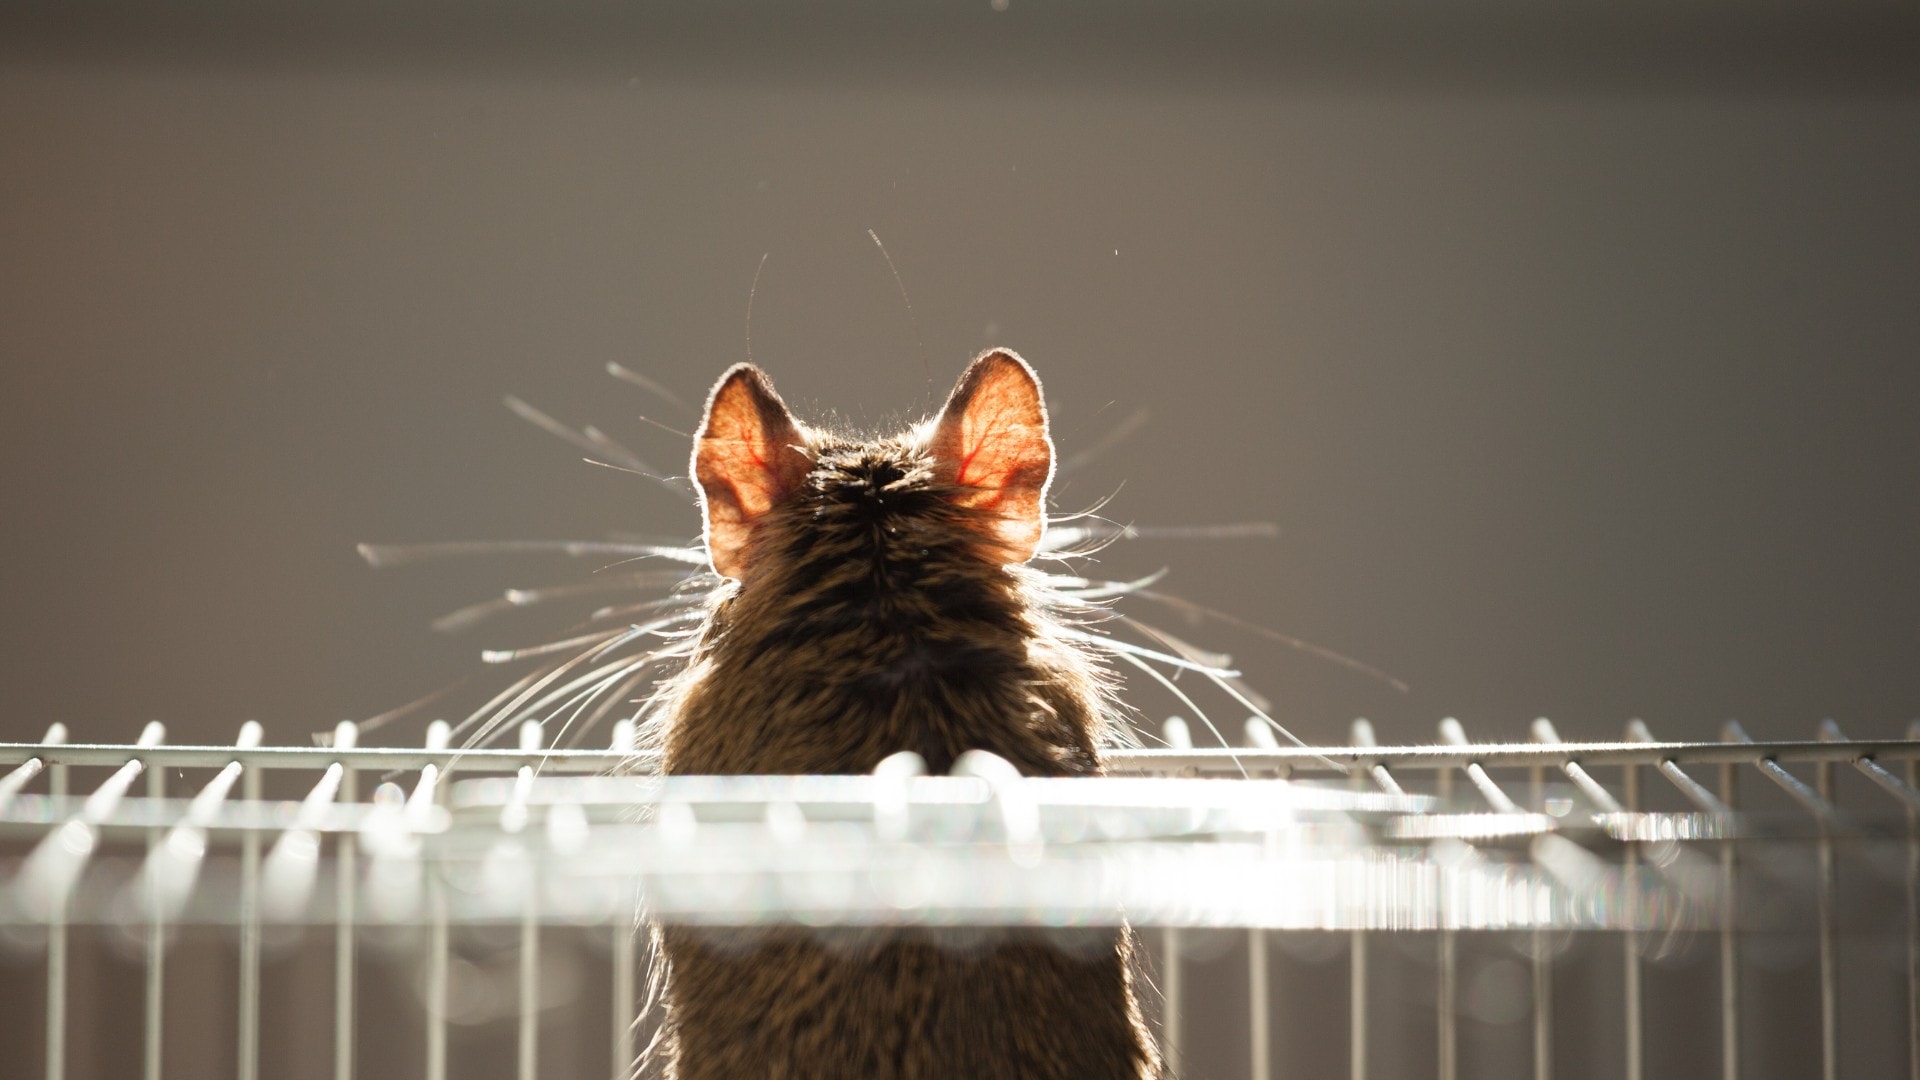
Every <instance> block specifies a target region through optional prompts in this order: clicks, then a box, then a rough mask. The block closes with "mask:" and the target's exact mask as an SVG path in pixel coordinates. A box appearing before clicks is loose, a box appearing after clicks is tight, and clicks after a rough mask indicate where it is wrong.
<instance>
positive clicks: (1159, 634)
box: [1121, 616, 1345, 770]
mask: <svg viewBox="0 0 1920 1080" xmlns="http://www.w3.org/2000/svg"><path fill="white" fill-rule="evenodd" d="M1121 621H1122V622H1124V623H1126V624H1127V625H1129V626H1132V627H1134V628H1135V629H1137V630H1139V631H1141V632H1142V633H1145V634H1150V635H1152V636H1153V637H1154V638H1156V639H1158V640H1160V641H1164V642H1166V643H1167V646H1168V647H1169V648H1173V649H1179V648H1181V647H1182V646H1183V645H1185V642H1182V641H1180V640H1179V639H1178V638H1175V637H1173V636H1172V635H1170V634H1168V633H1167V632H1166V631H1164V630H1158V629H1155V628H1154V627H1151V626H1148V625H1147V624H1146V623H1143V622H1141V621H1140V620H1138V619H1134V618H1129V617H1127V616H1121ZM1201 674H1202V675H1204V676H1205V677H1206V678H1207V679H1208V680H1210V681H1211V682H1212V683H1213V684H1214V685H1215V686H1218V687H1219V688H1220V689H1221V690H1223V691H1225V692H1226V694H1227V696H1229V697H1231V698H1233V699H1234V700H1235V701H1237V702H1239V703H1240V704H1241V705H1243V706H1245V707H1246V708H1247V709H1248V710H1250V711H1251V712H1252V713H1253V715H1254V716H1255V717H1257V718H1258V719H1260V720H1262V721H1264V722H1265V723H1266V724H1267V726H1268V727H1271V728H1272V729H1273V730H1274V731H1276V732H1278V733H1279V734H1280V735H1281V737H1282V738H1285V739H1286V740H1287V741H1288V742H1290V743H1292V744H1293V745H1295V746H1297V747H1299V748H1301V749H1302V750H1311V749H1313V748H1312V747H1310V746H1308V745H1307V743H1306V741H1305V740H1303V739H1301V738H1300V737H1299V736H1298V735H1295V734H1294V733H1293V732H1291V731H1288V730H1287V728H1286V725H1284V724H1282V723H1280V721H1278V720H1275V719H1274V718H1273V717H1271V716H1269V715H1267V710H1266V709H1265V708H1263V707H1262V706H1261V704H1259V703H1256V702H1255V701H1253V700H1252V699H1251V698H1249V697H1248V696H1247V695H1245V694H1243V693H1241V692H1240V689H1239V688H1238V687H1237V686H1236V685H1235V683H1236V681H1237V680H1236V678H1235V677H1234V676H1228V675H1222V674H1216V673H1215V672H1213V671H1211V670H1207V669H1201ZM1314 756H1315V757H1316V758H1318V759H1319V760H1320V762H1321V763H1322V764H1325V765H1326V766H1328V767H1329V768H1332V769H1335V770H1339V769H1343V768H1345V766H1343V765H1341V764H1340V763H1339V762H1336V761H1334V760H1333V759H1332V758H1329V757H1326V756H1324V755H1321V754H1315V755H1314Z"/></svg>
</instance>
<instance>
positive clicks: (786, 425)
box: [693, 364, 813, 581]
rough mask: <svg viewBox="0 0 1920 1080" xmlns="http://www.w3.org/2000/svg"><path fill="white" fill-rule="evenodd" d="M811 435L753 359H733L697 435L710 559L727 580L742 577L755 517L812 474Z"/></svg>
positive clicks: (696, 469)
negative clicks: (743, 361)
mask: <svg viewBox="0 0 1920 1080" xmlns="http://www.w3.org/2000/svg"><path fill="white" fill-rule="evenodd" d="M806 447H807V437H806V434H805V432H803V431H802V430H801V428H800V425H798V424H796V423H794V421H793V414H792V413H790V412H788V411H787V405H786V403H785V402H783V401H781V400H780V395H778V394H776V393H774V392H773V383H771V382H769V381H768V380H767V377H766V375H765V374H763V373H762V372H761V371H760V369H759V368H757V367H754V366H753V365H752V364H735V365H734V366H733V367H731V368H729V369H728V370H727V373H726V374H725V375H722V376H721V377H720V381H719V382H717V383H715V384H714V387H713V395H712V396H711V397H709V398H708V399H707V415H706V417H705V418H704V419H702V420H701V421H700V430H699V431H698V432H697V433H695V435H694V437H693V479H694V483H695V485H696V486H698V487H699V489H700V512H701V518H702V520H703V522H704V524H705V525H706V536H707V558H708V559H709V560H711V561H712V563H713V568H714V570H716V571H718V572H719V573H720V575H721V576H723V577H730V578H733V579H734V580H736V581H737V580H739V579H740V574H741V570H742V565H741V564H742V560H743V557H744V556H743V552H744V551H745V548H746V546H747V537H748V536H749V535H750V534H751V533H752V531H753V524H754V522H756V521H758V520H759V519H760V516H761V515H762V514H765V513H766V512H767V511H768V510H771V509H773V507H774V506H775V505H776V504H778V503H779V502H780V500H781V499H783V498H785V497H786V496H787V495H788V494H789V493H791V492H792V491H793V490H794V489H795V488H797V487H799V486H800V484H801V482H802V481H804V480H805V479H806V477H807V473H808V471H809V470H811V469H812V468H813V461H812V459H811V458H809V457H808V456H807V453H806Z"/></svg>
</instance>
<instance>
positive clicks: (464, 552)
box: [355, 540, 707, 568]
mask: <svg viewBox="0 0 1920 1080" xmlns="http://www.w3.org/2000/svg"><path fill="white" fill-rule="evenodd" d="M355 550H357V551H358V552H359V553H360V557H361V558H362V559H365V560H366V561H367V564H368V565H369V566H375V567H382V568H384V567H388V566H403V565H405V564H407V563H415V562H426V561H429V560H432V559H446V558H461V557H466V556H471V555H529V554H553V555H565V556H567V557H568V558H570V559H578V558H584V557H585V556H588V555H631V556H636V557H644V556H650V557H653V558H659V559H671V560H673V561H674V562H682V563H688V564H690V565H693V566H705V565H706V562H707V553H706V552H705V551H703V550H700V549H698V548H691V547H680V546H677V545H672V544H646V543H633V542H628V541H607V540H454V541H440V542H433V543H425V544H357V545H355Z"/></svg>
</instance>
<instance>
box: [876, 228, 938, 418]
mask: <svg viewBox="0 0 1920 1080" xmlns="http://www.w3.org/2000/svg"><path fill="white" fill-rule="evenodd" d="M867 235H868V236H869V237H871V238H872V239H873V246H874V247H877V248H879V249H880V257H881V258H883V259H885V260H887V271H888V272H889V273H891V274H892V275H893V283H894V285H895V286H897V287H898V288H899V289H900V302H901V303H902V304H905V305H906V307H907V323H908V325H910V326H912V327H913V348H914V351H915V352H916V353H917V354H918V355H919V357H920V373H921V374H922V375H924V376H926V379H927V400H928V401H929V402H931V401H932V400H933V368H931V367H929V366H928V365H927V343H926V341H925V340H924V338H923V337H922V336H921V334H920V319H919V316H917V315H915V314H914V313H913V301H912V300H909V299H908V298H907V282H906V279H905V278H903V277H901V276H900V268H899V267H897V266H895V265H893V256H892V255H890V254H888V253H887V245H885V244H883V243H881V242H880V234H879V233H877V232H874V231H873V230H872V229H868V230H867Z"/></svg>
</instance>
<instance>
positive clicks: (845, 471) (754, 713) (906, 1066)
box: [658, 353, 1161, 1080]
mask: <svg viewBox="0 0 1920 1080" xmlns="http://www.w3.org/2000/svg"><path fill="white" fill-rule="evenodd" d="M1015 365H1017V368H1018V370H1017V371H1015V370H1014V369H1013V366H1015ZM1022 379H1024V380H1025V383H1024V384H1023V383H1022V382H1021V380H1022ZM996 380H997V381H996ZM982 387H985V389H984V390H982ZM1023 387H1024V388H1023ZM976 391H979V392H978V393H976ZM736 394H737V395H742V396H743V398H744V399H749V400H742V401H737V402H732V403H731V404H730V403H729V396H730V395H736ZM996 394H997V395H999V396H997V397H996V396H995V395H996ZM1022 395H1030V397H1031V400H1030V401H1027V400H1025V399H1024V398H1023V397H1022ZM1022 410H1025V411H1024V412H1022ZM722 414H724V415H722ZM785 416H786V410H785V406H784V405H780V404H779V399H778V398H777V397H775V396H773V394H772V387H771V385H770V384H767V383H766V382H765V379H764V376H760V375H759V373H758V372H757V371H753V370H751V369H747V370H746V371H745V372H741V371H739V370H736V371H735V372H733V373H730V374H729V375H728V377H727V378H725V379H723V380H722V381H721V384H720V385H719V386H718V387H716V390H715V395H714V401H713V402H712V403H710V404H709V414H708V423H707V424H706V425H704V426H703V429H702V438H703V439H708V440H716V441H709V442H707V443H704V444H702V448H701V449H699V450H697V451H696V461H695V475H696V476H697V477H698V478H699V480H700V483H701V487H702V491H703V496H704V497H705V498H706V499H707V503H708V514H709V545H710V550H711V551H712V553H713V555H714V561H715V565H716V566H719V565H722V563H723V562H724V563H725V564H726V565H727V566H728V567H729V569H730V570H732V571H734V572H735V573H736V574H737V576H738V578H739V583H738V585H737V586H733V587H729V588H726V589H724V590H723V592H722V593H721V594H720V596H719V598H718V599H717V601H716V602H715V604H714V607H713V610H712V613H711V616H710V618H709V619H708V621H707V624H706V625H705V627H704V628H703V630H702V631H701V634H700V638H699V643H698V645H697V648H696V650H695V652H694V655H693V658H692V662H691V664H690V665H689V668H688V670H687V672H686V673H685V674H684V675H683V676H681V678H680V680H679V681H678V683H677V684H676V685H675V686H673V687H671V688H670V689H669V697H668V701H669V706H668V709H667V712H666V719H665V721H664V724H663V729H662V736H661V737H662V751H663V759H664V768H665V770H666V771H667V772H668V773H681V774H684V773H696V774H700V773H707V774H711V773H860V772H866V771H869V770H871V769H872V768H873V767H874V766H875V765H876V764H877V763H878V762H880V761H881V759H883V758H885V757H887V756H888V755H890V754H893V753H895V752H897V751H900V750H912V751H914V752H916V753H918V754H920V755H921V756H922V757H923V758H925V759H926V761H927V765H928V768H929V769H930V770H931V771H933V772H936V773H944V772H945V771H947V770H948V769H949V768H950V767H951V765H952V764H953V762H954V759H955V758H956V757H958V756H959V755H960V754H962V753H964V752H965V751H967V750H972V749H985V750H990V751H992V752H994V753H996V754H999V755H1000V756H1002V757H1004V758H1006V759H1007V760H1009V761H1011V762H1012V763H1013V764H1014V765H1015V766H1016V767H1018V768H1019V769H1020V770H1021V771H1022V772H1023V773H1027V774H1029V775H1036V776H1076V775H1088V774H1093V773H1097V772H1099V771H1100V748H1101V746H1102V745H1103V744H1104V743H1105V742H1106V741H1107V739H1108V737H1109V735H1110V731H1109V724H1110V716H1111V712H1112V709H1113V707H1114V706H1113V703H1112V702H1111V700H1110V699H1109V697H1108V694H1107V681H1106V678H1107V677H1106V675H1105V673H1104V671H1103V670H1102V669H1101V668H1100V667H1098V666H1097V665H1096V664H1095V663H1094V661H1093V660H1092V659H1091V658H1090V657H1089V656H1088V655H1087V654H1086V653H1085V651H1084V650H1082V649H1081V648H1079V647H1078V646H1076V645H1073V644H1071V643H1069V642H1066V641H1064V640H1062V639H1061V638H1060V637H1059V636H1058V635H1057V634H1056V633H1055V632H1054V628H1055V623H1054V620H1053V616H1052V614H1051V613H1050V611H1049V606H1048V604H1047V603H1046V602H1045V600H1044V595H1045V594H1044V590H1043V589H1042V588H1041V587H1040V585H1039V577H1038V576H1037V575H1034V574H1032V573H1031V572H1029V571H1026V570H1024V569H1023V568H1020V567H1017V566H1006V565H1002V563H1004V562H1005V561H1006V557H1007V556H1008V555H1010V554H1017V555H1018V556H1019V557H1020V558H1024V557H1025V554H1024V553H1022V552H1023V551H1024V552H1026V553H1030V552H1031V550H1032V545H1033V543H1035V542H1037V540H1038V538H1039V535H1040V530H1041V528H1042V523H1041V522H1040V521H1038V520H1028V518H1029V517H1031V516H1033V515H1037V514H1038V513H1039V510H1040V505H1041V503H1042V501H1043V499H1044V493H1045V485H1046V480H1047V478H1048V477H1049V476H1050V475H1051V447H1050V444H1048V443H1047V442H1046V435H1045V414H1044V410H1043V409H1041V408H1040V406H1039V396H1038V385H1037V383H1033V382H1032V377H1031V373H1030V372H1029V371H1028V370H1027V368H1026V366H1025V364H1024V363H1023V362H1021V361H1019V360H1018V358H1015V357H1012V356H1011V354H1006V353H998V354H989V355H988V356H985V357H982V358H981V360H979V361H976V362H975V365H974V367H973V368H971V369H969V372H968V375H967V376H966V377H965V378H963V379H962V381H961V384H960V386H959V387H957V388H956V390H955V395H954V398H953V399H952V400H951V401H950V402H949V404H948V407H947V411H946V413H945V414H943V417H944V418H946V419H952V420H953V421H954V422H953V423H946V422H945V421H944V420H943V423H942V424H939V425H936V426H935V427H933V428H931V429H928V430H927V431H924V432H922V433H921V434H920V435H919V436H918V437H914V436H909V437H903V438H896V439H882V440H876V441H871V442H856V441H851V440H846V439H841V438H838V437H835V436H831V435H825V434H818V433H812V432H808V431H806V429H804V428H801V427H799V426H798V425H793V426H791V427H790V428H788V427H782V418H783V417H785ZM1023 416H1024V420H1023V419H1022V417H1023ZM740 417H745V418H746V419H745V420H744V421H741V422H740V423H741V424H742V425H744V427H743V429H742V430H743V431H744V429H745V428H752V429H753V430H750V431H744V434H742V433H741V432H737V431H733V430H732V429H730V428H728V427H727V425H726V423H723V421H733V420H738V419H739V418H740ZM963 420H964V421H965V422H964V423H963V422H960V421H963ZM761 421H764V422H765V426H764V429H763V428H761V427H757V426H756V425H758V424H760V423H761ZM768 431H772V432H773V434H774V436H777V437H772V436H769V435H768V434H767V432H768ZM716 433H718V434H716ZM722 435H724V439H721V436H722ZM794 437H798V438H800V439H802V440H804V445H803V446H799V447H797V448H796V447H795V446H794V445H793V444H791V443H790V442H785V441H783V440H790V439H791V438H794ZM962 444H964V445H962ZM742 448H744V449H742ZM794 453H798V454H801V455H804V457H805V459H806V460H805V462H804V463H801V464H796V463H795V460H794V459H793V458H791V457H789V456H788V455H790V454H794ZM729 455H731V456H729ZM996 455H999V456H998V457H997V458H996ZM982 477H986V478H988V479H985V480H982V479H980V478H982ZM755 506H760V507H764V509H763V510H761V511H760V512H758V513H752V514H745V515H743V514H742V513H741V512H740V508H741V507H748V508H751V507H755ZM1009 508H1011V509H1009ZM720 514H725V515H726V518H725V521H724V522H723V523H722V522H720V519H719V518H718V517H717V516H716V515H720ZM749 517H750V518H751V520H750V521H748V520H747V518H749ZM720 524H724V525H725V526H726V528H727V530H728V532H726V533H725V534H724V535H723V534H722V533H720V532H719V531H718V530H719V526H720ZM741 538H744V541H743V545H742V546H739V547H735V548H729V549H728V550H726V551H724V552H723V551H722V550H721V546H722V545H725V544H729V543H732V542H733V541H734V540H736V539H741ZM1023 545H1024V547H1023ZM947 936H949V937H950V936H951V935H947ZM658 940H659V942H660V944H661V945H662V947H663V948H664V952H665V956H666V959H667V962H668V965H669V967H668V971H669V974H668V976H667V981H666V1006H667V1008H666V1013H665V1019H664V1025H665V1026H664V1029H663V1033H662V1034H663V1039H662V1042H661V1044H660V1045H661V1047H662V1048H663V1050H664V1052H665V1061H666V1073H667V1075H668V1076H669V1077H670V1078H673V1080H746V1078H753V1080H761V1078H766V1077H779V1078H783V1080H930V1078H935V1077H940V1078H949V1077H951V1078H976V1077H977V1078H983V1080H984V1078H996V1080H997V1078H1015V1077H1031V1078H1037V1080H1107V1078H1112V1080H1120V1078H1127V1080H1142V1078H1153V1077H1158V1076H1160V1075H1161V1066H1160V1062H1159V1057H1158V1054H1157V1051H1156V1050H1155V1048H1154V1044H1153V1040H1152V1038H1151V1036H1150V1035H1149V1033H1148V1032H1147V1029H1146V1025H1145V1023H1144V1021H1143V1019H1142V1017H1141V1014H1140V1010H1139V1007H1138V1004H1137V1002H1136V1001H1135V998H1134V994H1133V987H1132V976H1131V966H1132V965H1131V938H1130V935H1129V934H1128V933H1127V932H1126V931H1124V930H1120V931H1116V930H1084V931H1077V932H1075V936H1074V938H1073V940H1071V941H1066V942H1064V943H1063V940H1062V939H1060V938H1058V937H1057V936H1055V937H1049V938H1046V939H1044V940H1043V938H1042V937H1041V936H1040V935H1039V934H1038V933H1037V932H1008V933H1002V932H995V933H994V934H993V935H992V936H991V937H990V938H989V939H987V940H986V941H985V942H984V943H982V942H976V943H975V945H974V947H972V948H967V949H961V948H955V947H952V942H950V941H947V940H943V938H942V936H941V935H939V934H936V933H933V932H885V931H840V932H836V934H835V935H834V936H833V937H831V938H827V937H823V936H821V935H819V934H814V933H807V932H801V931H785V930H783V931H766V932H756V933H754V934H752V935H745V934H740V933H736V934H734V935H732V936H731V937H727V936H720V937H716V936H715V934H714V932H712V931H700V930H693V929H687V928H669V929H666V930H664V931H662V932H661V933H660V934H659V935H658Z"/></svg>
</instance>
